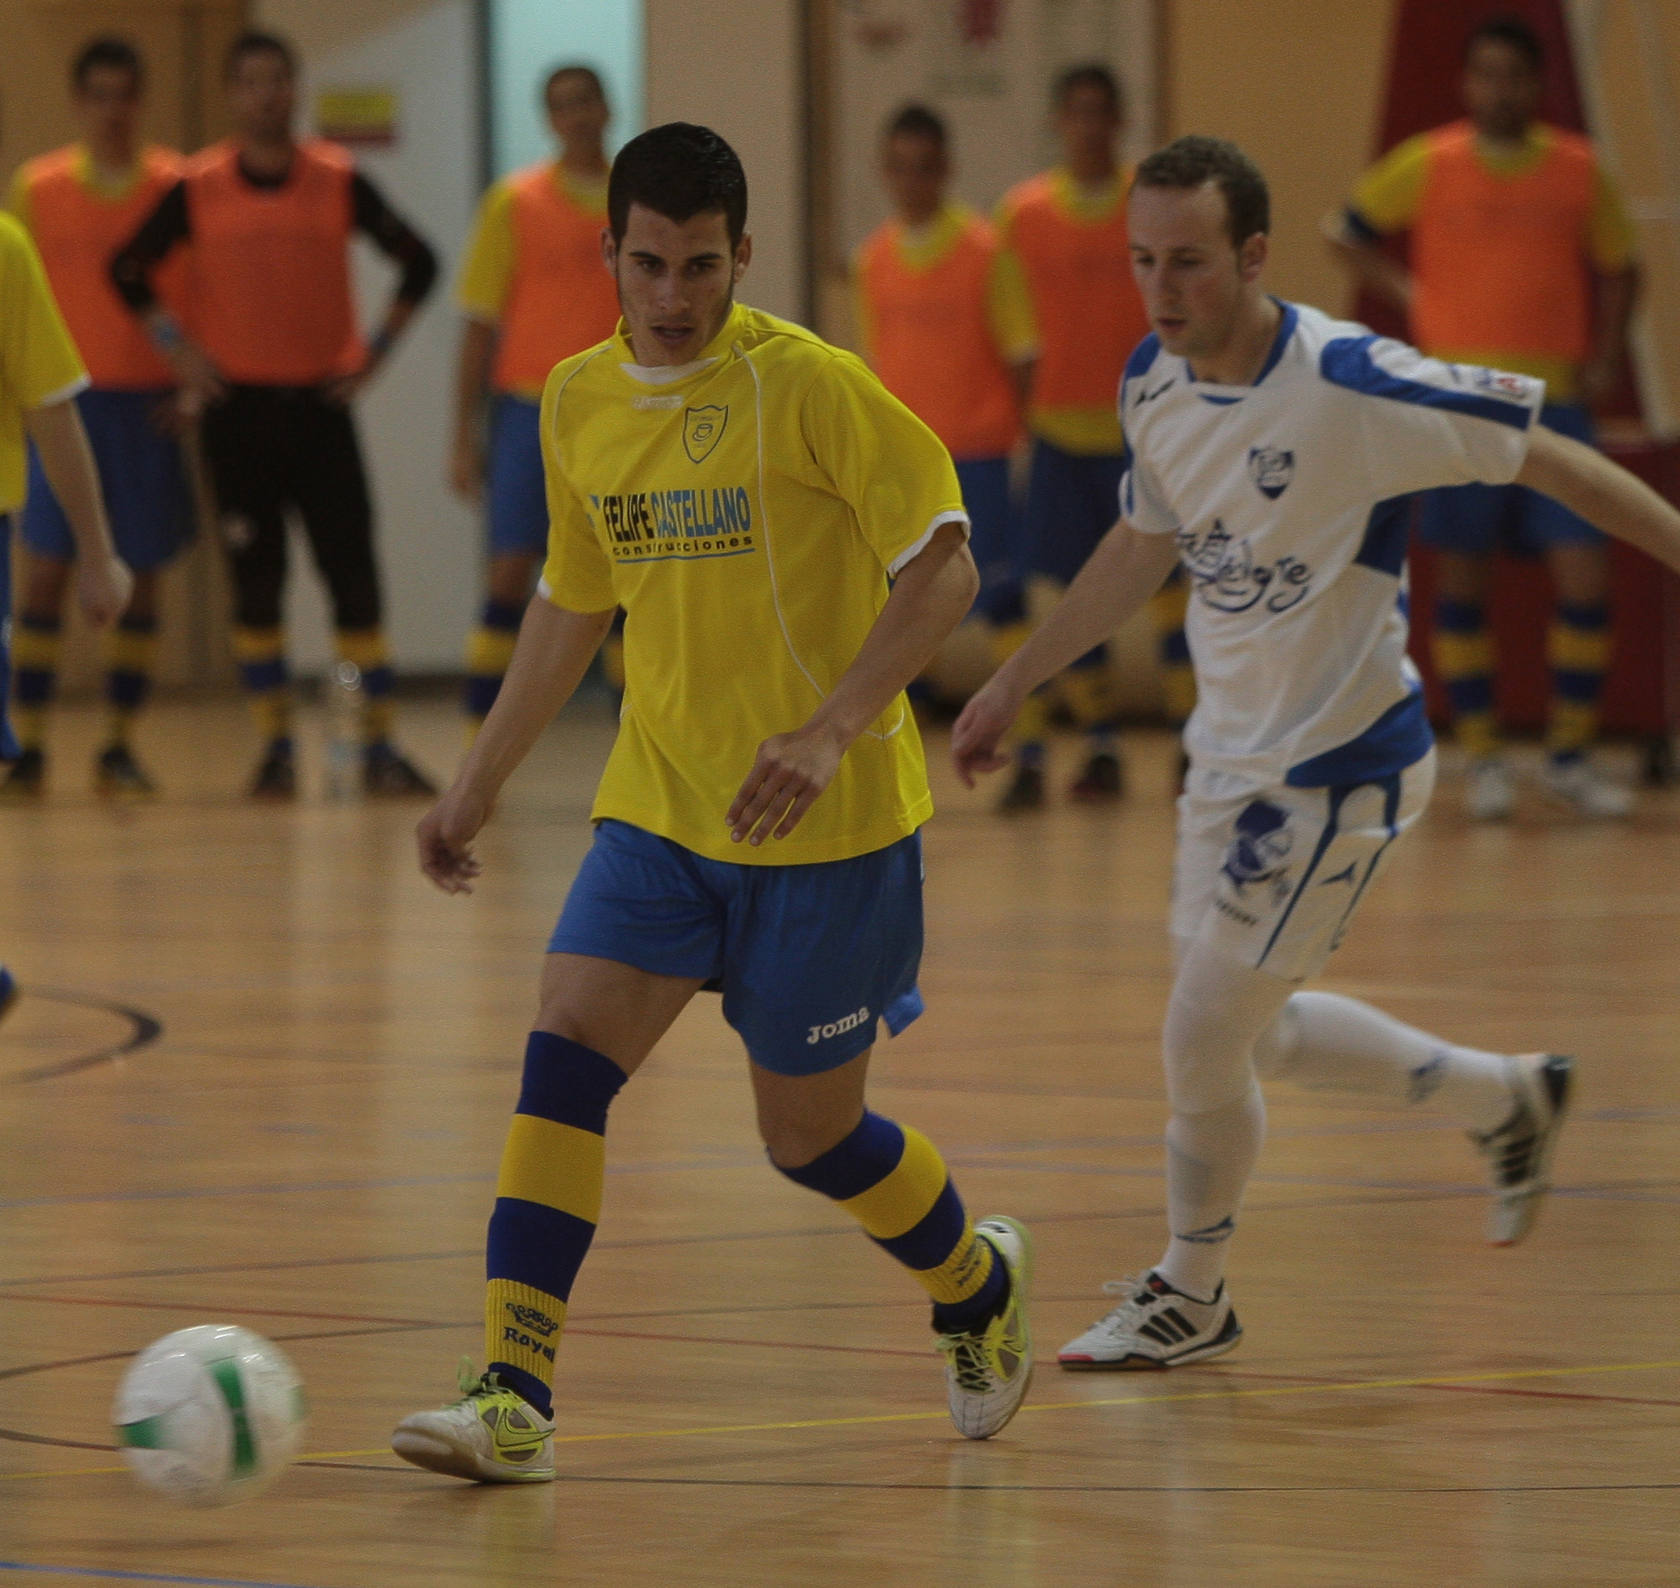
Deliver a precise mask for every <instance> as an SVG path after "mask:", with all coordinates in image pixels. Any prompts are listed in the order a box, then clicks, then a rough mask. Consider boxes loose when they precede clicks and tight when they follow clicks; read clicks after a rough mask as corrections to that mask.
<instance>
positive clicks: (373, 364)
mask: <svg viewBox="0 0 1680 1588" xmlns="http://www.w3.org/2000/svg"><path fill="white" fill-rule="evenodd" d="M378 368H379V360H378V359H377V358H375V357H374V356H373V355H372V354H369V356H368V357H367V358H365V359H364V360H363V361H362V366H361V368H360V369H353V370H351V371H350V372H349V373H348V374H346V375H335V376H334V377H333V378H332V379H331V380H329V381H323V382H322V383H321V395H322V396H323V397H324V398H326V400H327V401H328V402H330V403H335V404H337V406H338V407H340V408H347V407H349V406H350V404H351V403H352V402H354V401H355V400H356V398H357V397H359V396H360V395H361V393H362V388H363V387H364V386H366V385H367V383H368V382H369V381H370V380H372V379H373V377H374V373H375V372H376V371H377V370H378Z"/></svg>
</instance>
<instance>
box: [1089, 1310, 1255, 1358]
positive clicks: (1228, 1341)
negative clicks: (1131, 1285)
mask: <svg viewBox="0 0 1680 1588" xmlns="http://www.w3.org/2000/svg"><path fill="white" fill-rule="evenodd" d="M1242 1337H1243V1330H1242V1325H1241V1324H1240V1323H1238V1322H1237V1315H1236V1313H1234V1312H1233V1313H1231V1314H1230V1315H1229V1316H1228V1317H1227V1318H1226V1320H1225V1327H1224V1328H1223V1329H1221V1330H1220V1331H1219V1333H1218V1335H1217V1336H1216V1337H1215V1338H1214V1339H1212V1340H1209V1341H1208V1343H1207V1344H1206V1345H1198V1346H1193V1347H1192V1348H1191V1349H1190V1350H1188V1351H1182V1352H1179V1353H1178V1354H1177V1355H1175V1356H1169V1357H1156V1356H1144V1355H1142V1354H1141V1353H1139V1352H1136V1351H1134V1352H1132V1353H1131V1354H1130V1355H1129V1356H1123V1357H1119V1358H1117V1359H1116V1360H1115V1361H1112V1362H1099V1361H1097V1359H1096V1358H1095V1357H1089V1356H1058V1357H1057V1358H1056V1362H1057V1364H1058V1366H1060V1367H1062V1368H1065V1369H1066V1370H1067V1371H1068V1372H1069V1373H1156V1372H1165V1371H1166V1369H1168V1368H1169V1367H1188V1366H1189V1365H1190V1364H1191V1363H1192V1362H1205V1361H1207V1360H1208V1358H1209V1357H1215V1356H1224V1355H1225V1353H1226V1352H1227V1351H1234V1350H1236V1348H1237V1347H1238V1346H1239V1345H1240V1344H1242Z"/></svg>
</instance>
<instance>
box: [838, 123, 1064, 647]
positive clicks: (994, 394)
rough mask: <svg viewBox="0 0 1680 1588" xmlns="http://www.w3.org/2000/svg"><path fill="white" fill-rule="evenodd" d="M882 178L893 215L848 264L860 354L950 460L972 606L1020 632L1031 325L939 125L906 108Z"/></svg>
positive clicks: (884, 151) (885, 149)
mask: <svg viewBox="0 0 1680 1588" xmlns="http://www.w3.org/2000/svg"><path fill="white" fill-rule="evenodd" d="M881 175H882V179H883V181H884V182H885V184H886V188H887V192H888V193H889V194H890V195H891V198H892V202H893V211H894V213H893V218H892V219H891V220H889V221H886V222H885V223H883V224H882V225H881V226H879V227H878V228H877V229H876V230H875V231H874V232H872V233H871V234H870V235H869V237H868V238H866V239H865V240H864V243H863V245H862V246H861V247H860V248H859V249H858V252H857V257H856V258H855V260H854V261H853V267H852V282H853V292H854V301H855V304H856V314H857V324H858V333H859V337H860V343H861V346H862V349H863V354H864V357H865V358H866V359H867V360H868V361H869V364H870V367H871V368H872V369H874V371H875V373H876V374H877V375H879V376H880V377H881V384H882V385H884V386H885V387H886V388H887V390H888V391H890V392H891V393H892V394H893V396H895V397H897V398H898V399H899V401H900V402H902V403H903V404H904V405H905V406H906V407H907V408H908V409H909V410H910V411H911V412H912V413H913V414H915V415H916V417H917V418H919V419H920V420H921V421H922V422H923V423H924V424H926V425H927V427H928V428H929V429H930V430H932V431H933V433H934V434H935V435H936V436H938V437H939V439H940V440H941V441H943V442H944V443H945V446H946V448H947V449H948V450H949V452H950V454H951V457H952V459H953V461H954V462H955V463H956V466H957V481H958V483H959V484H960V485H961V487H962V497H963V505H964V507H965V508H966V509H967V511H968V518H969V524H970V530H971V532H970V539H969V551H970V554H971V555H972V556H973V558H974V562H975V566H976V567H977V568H978V570H979V573H980V594H979V596H978V597H977V598H976V599H975V609H976V611H978V612H979V613H980V614H981V616H982V617H983V618H984V619H985V620H986V621H987V623H989V624H990V625H991V626H992V628H993V629H994V630H998V629H1016V630H1018V628H1019V625H1020V624H1021V623H1022V622H1023V621H1024V620H1025V618H1026V604H1025V603H1026V576H1027V560H1026V544H1025V540H1024V538H1023V526H1022V523H1021V519H1020V514H1019V513H1018V512H1017V510H1016V505H1015V502H1014V500H1013V496H1012V492H1011V490H1010V485H1009V455H1010V453H1011V452H1013V451H1014V449H1015V446H1016V443H1017V442H1018V441H1019V440H1020V436H1021V406H1022V401H1023V399H1024V397H1025V394H1026V388H1027V383H1028V381H1029V380H1030V377H1031V369H1032V359H1033V355H1034V352H1035V348H1034V345H1033V336H1034V333H1033V326H1032V317H1031V314H1030V313H1029V312H1028V310H1027V305H1026V304H1025V302H1024V300H1023V295H1022V294H1021V293H1020V292H1018V291H1010V290H1008V289H1007V287H1006V286H1005V284H1004V281H1003V274H1004V268H1003V265H1002V261H1001V258H1000V255H999V252H998V244H997V237H996V235H995V233H994V232H993V230H992V228H991V227H990V226H989V225H987V223H986V222H985V221H984V220H982V219H981V217H980V216H978V215H976V214H975V213H974V212H973V211H972V210H970V209H967V208H966V207H964V206H963V205H960V204H953V203H952V202H951V201H950V199H949V198H948V196H947V191H946V190H947V188H948V186H949V183H950V179H951V159H950V148H949V140H948V138H947V136H946V131H945V123H944V122H943V121H942V120H940V118H939V117H938V116H936V115H934V113H933V112H932V111H930V110H928V109H927V108H926V107H925V106H922V105H907V106H905V107H904V109H902V110H901V111H899V113H898V114H897V115H896V116H894V117H893V119H892V120H891V121H890V122H889V123H888V124H887V127H886V131H885V133H884V135H883V137H882V139H881ZM1016 642H1017V643H1018V642H1019V635H1018V633H1017V635H1016Z"/></svg>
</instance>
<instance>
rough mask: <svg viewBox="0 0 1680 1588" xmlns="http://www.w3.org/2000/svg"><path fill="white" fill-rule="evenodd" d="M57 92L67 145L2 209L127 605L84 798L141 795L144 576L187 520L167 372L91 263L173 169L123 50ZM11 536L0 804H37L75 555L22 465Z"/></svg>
mask: <svg viewBox="0 0 1680 1588" xmlns="http://www.w3.org/2000/svg"><path fill="white" fill-rule="evenodd" d="M70 83H71V94H72V98H73V101H74V104H75V110H76V117H77V120H78V121H79V122H80V123H81V127H82V136H81V138H80V139H79V140H78V141H77V142H75V143H73V144H70V145H69V146H68V147H66V148H63V149H55V150H54V151H53V152H52V153H50V154H44V155H41V156H40V157H39V158H37V159H34V160H28V161H25V162H24V164H23V165H22V166H20V167H19V168H18V172H17V176H16V177H15V179H14V180H13V183H12V194H11V208H12V212H13V214H15V215H16V216H17V217H18V219H19V220H20V221H22V222H23V224H24V226H25V227H27V228H28V230H29V233H30V238H31V240H32V241H33V242H34V244H35V246H36V248H37V249H39V251H40V254H41V260H42V263H43V264H44V265H45V266H46V271H47V280H48V282H49V284H50V285H51V287H52V290H53V296H54V298H55V299H56V300H57V302H58V306H59V308H60V310H61V312H62V313H63V315H64V318H65V322H66V324H67V325H68V326H69V328H70V334H71V337H72V338H73V340H74V341H75V344H76V347H77V350H78V351H79V352H80V353H81V355H82V358H83V360H84V361H85V362H86V364H87V367H88V374H89V377H90V380H91V384H90V385H89V387H88V388H87V389H86V390H85V391H83V392H82V393H80V395H79V396H78V397H77V399H76V406H77V408H78V409H79V411H80V413H81V416H82V423H83V426H84V427H85V428H86V430H87V433H88V439H89V441H90V442H91V443H92V446H93V455H94V461H95V463H96V464H97V466H98V469H99V474H100V478H101V479H102V480H103V481H104V485H105V499H106V504H107V511H108V512H109V514H110V518H111V532H112V534H113V536H114V537H115V539H116V544H117V550H118V553H119V554H120V555H121V557H122V559H123V560H124V562H126V563H127V564H128V565H129V567H130V568H132V569H133V570H134V599H133V600H132V601H131V602H130V603H129V605H128V608H127V610H126V611H125V612H124V613H123V615H122V618H121V620H120V621H119V622H118V623H117V625H116V627H115V628H114V629H113V631H112V632H111V634H110V636H109V639H108V641H107V656H106V660H107V666H108V670H107V673H106V681H105V691H106V700H107V702H108V704H109V707H110V719H109V723H108V725H107V728H106V732H105V736H104V740H103V743H102V745H101V748H100V752H99V757H98V760H97V761H96V763H95V770H94V778H95V787H97V788H98V790H99V791H100V792H101V793H103V794H107V795H114V796H117V797H122V798H135V797H139V798H144V797H145V796H147V795H149V794H151V793H152V792H153V787H152V782H151V779H150V778H149V777H148V776H147V775H146V773H145V771H144V770H143V769H142V767H141V765H140V763H139V762H138V761H137V760H136V759H135V756H134V752H133V749H132V746H131V743H130V736H131V729H132V724H133V720H134V717H135V716H136V714H137V713H138V712H139V710H140V708H141V706H142V705H143V704H144V702H145V699H146V696H147V694H148V692H149V689H150V684H151V673H152V665H153V655H154V653H155V651H156V649H157V580H158V574H159V572H160V571H161V569H162V568H163V567H164V566H165V565H166V564H167V563H168V562H169V561H170V560H171V559H172V558H173V557H174V556H175V555H176V553H177V552H179V551H180V549H181V548H182V546H183V545H185V543H186V541H187V539H188V537H189V536H190V534H191V531H192V517H191V509H190V505H189V500H188V495H187V486H186V476H185V473H184V471H183V469H182V466H181V449H180V446H179V444H178V443H177V441H176V439H175V435H174V433H173V432H174V415H173V407H174V388H175V376H174V372H173V371H172V370H171V369H170V367H169V365H168V364H167V363H166V362H165V361H164V359H163V357H162V355H161V354H160V353H158V351H157V350H156V349H155V348H154V347H153V346H152V345H151V343H150V342H148V341H147V340H146V333H145V332H144V331H143V330H142V329H141V328H140V327H139V325H137V324H136V323H135V321H134V319H133V318H132V316H130V315H129V314H128V312H127V311H126V310H125V309H124V307H123V304H122V300H121V299H120V298H118V296H117V294H116V291H115V289H114V288H113V287H112V286H111V280H110V276H109V275H108V274H107V272H106V265H107V263H108V261H109V260H110V257H111V255H112V254H113V253H114V252H115V251H116V249H117V248H118V247H119V246H120V245H121V244H122V243H124V242H126V241H127V240H128V237H129V234H130V233H131V232H133V230H134V228H135V227H136V226H138V225H139V224H140V221H141V220H142V219H143V218H144V217H145V216H146V215H147V214H149V213H150V212H151V209H152V206H153V205H154V204H156V203H157V201H158V200H159V199H160V198H161V197H162V196H163V194H164V193H165V192H166V191H167V190H168V189H169V188H171V187H173V186H174V185H175V183H176V182H177V181H178V180H179V179H180V174H181V169H180V168H181V162H180V157H179V156H178V155H176V154H175V153H174V151H173V150H169V149H160V148H157V147H155V146H152V145H147V144H142V143H141V142H140V137H139V124H140V114H141V110H142V108H143V105H144V92H143V91H144V83H145V73H144V69H143V67H142V64H141V61H140V57H139V55H138V54H137V53H136V51H135V49H134V46H133V45H131V44H129V43H128V42H127V41H126V40H125V39H120V38H113V37H101V38H96V39H93V40H91V41H90V42H89V43H88V44H86V45H85V46H84V47H83V48H82V49H81V50H79V51H78V52H77V55H76V59H75V62H74V64H73V65H72V67H71V72H70ZM181 263H184V261H182V262H181ZM183 286H184V283H183V282H182V281H181V279H180V272H179V271H176V272H173V273H171V275H170V277H169V279H167V280H166V281H165V282H164V284H163V291H164V293H165V295H166V296H167V297H168V298H169V299H170V301H171V302H172V303H174V304H176V305H177V307H179V306H180V304H181V301H182V296H183V292H182V289H183ZM21 534H22V542H23V548H22V552H21V555H20V557H19V559H18V561H19V570H20V584H21V589H20V591H19V599H18V607H19V611H18V617H17V633H16V638H15V656H14V663H15V666H16V669H17V678H16V686H15V687H16V691H17V695H16V702H15V706H16V712H15V715H16V724H17V730H18V737H19V740H20V741H21V743H22V747H23V753H22V754H21V755H20V756H19V757H18V759H17V761H16V762H15V763H13V766H12V769H11V771H10V772H9V773H8V774H7V777H6V781H5V783H4V785H0V795H4V796H5V797H6V798H8V799H15V798H19V797H30V796H35V795H38V794H40V793H41V792H42V790H43V787H44V785H45V778H46V748H45V746H46V716H47V709H48V706H49V705H50V703H51V700H52V697H53V694H54V691H55V686H56V683H57V677H58V656H59V648H60V640H61V635H62V627H63V617H64V598H65V593H66V590H67V588H68V586H69V582H70V566H71V564H72V562H73V561H74V560H75V554H76V541H75V536H74V534H73V532H72V530H71V527H70V524H69V521H68V520H67V518H66V516H65V514H64V511H63V509H62V508H61V507H60V505H59V502H58V498H57V497H56V496H54V495H53V493H52V490H51V489H50V488H49V486H48V484H47V480H46V476H45V474H44V473H43V472H42V470H41V467H40V460H39V459H38V458H34V459H32V460H31V465H30V478H29V491H28V502H27V505H26V507H25V509H24V514H23V519H22V524H21Z"/></svg>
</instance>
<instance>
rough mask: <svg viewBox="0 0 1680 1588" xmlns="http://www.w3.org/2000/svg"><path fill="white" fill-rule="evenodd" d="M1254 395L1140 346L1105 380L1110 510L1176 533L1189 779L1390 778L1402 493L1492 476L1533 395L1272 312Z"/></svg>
mask: <svg viewBox="0 0 1680 1588" xmlns="http://www.w3.org/2000/svg"><path fill="white" fill-rule="evenodd" d="M1279 307H1280V308H1281V309H1282V311H1283V318H1282V323H1281V324H1280V326H1279V327H1278V334H1277V339H1276V341H1275V342H1274V344H1273V346H1272V350H1271V354H1270V356H1269V358H1268V359H1267V361H1266V365H1265V368H1264V369H1263V370H1262V371H1261V373H1260V375H1259V377H1258V379H1257V380H1256V381H1255V383H1254V384H1253V385H1252V386H1219V385H1214V384H1212V383H1210V382H1207V381H1199V380H1197V379H1196V378H1195V376H1194V375H1193V374H1192V373H1191V371H1190V366H1189V364H1188V362H1187V361H1186V360H1185V359H1182V358H1178V357H1175V356H1173V355H1172V354H1169V353H1167V352H1166V351H1165V350H1164V349H1163V348H1162V347H1161V345H1160V342H1159V340H1158V339H1157V338H1156V337H1154V336H1149V337H1146V338H1145V339H1144V341H1143V342H1142V343H1141V344H1139V346H1138V348H1137V351H1136V352H1135V353H1133V355H1132V358H1131V361H1130V363H1129V364H1128V365H1127V366H1126V372H1125V374H1124V376H1123V377H1122V378H1121V382H1120V419H1121V423H1122V424H1123V425H1124V426H1125V431H1126V440H1127V443H1128V448H1129V451H1128V458H1127V464H1126V472H1125V474H1124V476H1123V477H1122V480H1121V484H1120V511H1121V514H1122V516H1123V517H1124V518H1126V519H1127V520H1128V521H1129V522H1130V523H1131V524H1132V525H1133V526H1134V527H1135V528H1137V529H1139V530H1141V531H1144V532H1145V533H1148V534H1159V535H1172V536H1174V537H1176V539H1177V542H1178V550H1179V557H1180V559H1181V560H1182V562H1183V564H1184V568H1185V571H1186V573H1187V574H1188V576H1189V579H1190V582H1191V587H1192V595H1191V601H1190V613H1189V618H1188V620H1187V622H1186V624H1185V630H1186V635H1187V638H1188V639H1189V643H1190V654H1191V658H1192V660H1193V661H1194V663H1195V669H1196V685H1197V690H1198V704H1197V706H1196V711H1195V714H1194V715H1193V716H1192V717H1191V719H1190V723H1189V725H1188V727H1187V728H1186V730H1185V745H1186V748H1187V749H1188V750H1189V752H1190V754H1191V757H1192V759H1193V760H1194V762H1195V764H1196V765H1197V766H1198V767H1206V768H1211V769H1215V770H1218V771H1221V772H1225V773H1227V774H1230V775H1232V776H1235V777H1238V778H1240V779H1242V780H1244V781H1246V782H1251V783H1253V784H1254V785H1255V786H1256V787H1263V786H1268V785H1276V784H1279V783H1284V784H1290V785H1294V786H1296V787H1304V788H1316V787H1330V786H1333V785H1337V784H1344V783H1352V782H1362V781H1365V780H1367V779H1371V778H1380V777H1386V776H1389V775H1391V774H1393V773H1396V772H1398V771H1400V770H1401V769H1402V768H1403V767H1406V766H1409V765H1411V764H1412V762H1414V761H1416V760H1417V759H1418V758H1419V757H1421V756H1422V755H1424V754H1425V753H1427V751H1428V749H1429V746H1430V743H1431V739H1430V733H1429V724H1428V720H1427V718H1426V717H1425V714H1424V709H1423V694H1422V688H1421V685H1420V683H1419V679H1418V674H1417V669H1416V668H1415V667H1413V666H1412V663H1411V660H1410V658H1408V657H1407V655H1406V633H1407V625H1406V596H1405V567H1406V535H1407V529H1408V524H1409V520H1410V516H1411V515H1410V507H1411V503H1410V500H1409V497H1410V493H1412V492H1415V491H1421V490H1425V489H1428V488H1431V487H1435V486H1446V485H1464V484H1468V483H1470V482H1472V481H1483V482H1486V483H1488V484H1495V485H1498V484H1507V483H1509V482H1510V481H1511V480H1512V479H1514V478H1515V476H1516V474H1517V472H1518V470H1519V469H1520V468H1521V467H1522V463H1523V459H1524V458H1525V457H1526V455H1527V452H1528V443H1529V437H1530V433H1531V428H1532V426H1533V425H1534V423H1535V422H1536V417H1537V415H1538V413H1539V410H1540V405H1541V403H1542V401H1543V399H1544V396H1545V386H1544V383H1543V382H1541V381H1538V380H1535V379H1533V378H1531V377H1529V376H1527V375H1510V374H1505V373H1503V372H1501V371H1498V370H1488V369H1481V368H1477V367H1474V366H1470V365H1463V364H1444V363H1442V362H1441V361H1440V360H1439V359H1433V358H1426V357H1425V356H1424V355H1423V354H1422V353H1419V352H1418V351H1417V350H1416V349H1415V348H1412V347H1408V346H1406V344H1405V343H1403V342H1395V341H1391V340H1389V339H1387V338H1385V337H1379V336H1374V335H1373V334H1372V333H1371V332H1370V331H1369V330H1367V329H1366V328H1365V327H1364V326H1362V325H1356V324H1353V323H1351V322H1349V321H1344V320H1333V319H1331V318H1330V316H1329V315H1327V314H1323V313H1321V312H1320V311H1319V310H1317V309H1312V308H1308V307H1306V306H1304V305H1296V304H1289V303H1284V304H1280V305H1279Z"/></svg>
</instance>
